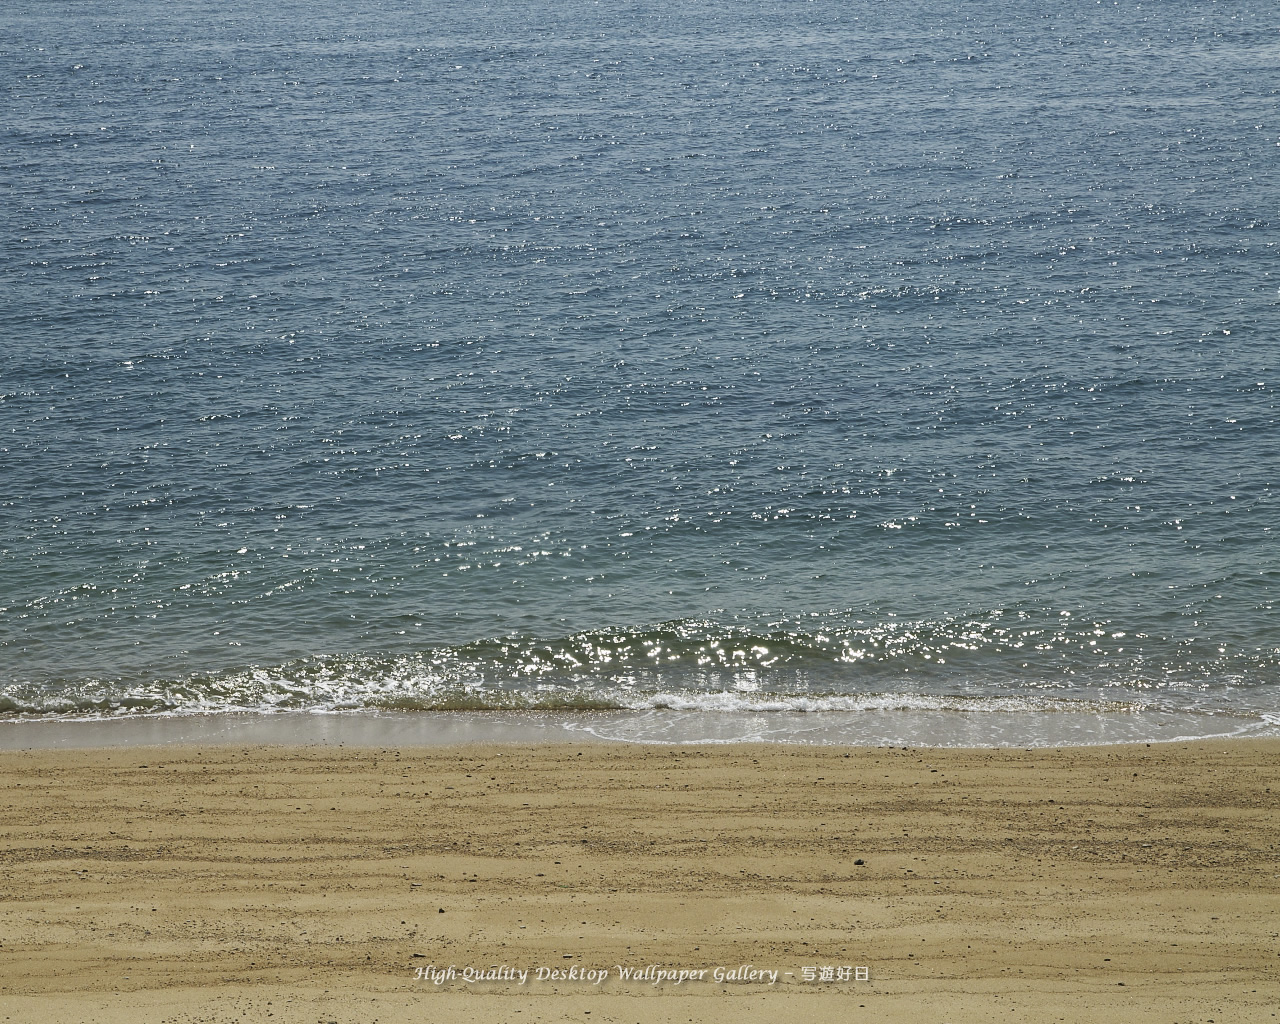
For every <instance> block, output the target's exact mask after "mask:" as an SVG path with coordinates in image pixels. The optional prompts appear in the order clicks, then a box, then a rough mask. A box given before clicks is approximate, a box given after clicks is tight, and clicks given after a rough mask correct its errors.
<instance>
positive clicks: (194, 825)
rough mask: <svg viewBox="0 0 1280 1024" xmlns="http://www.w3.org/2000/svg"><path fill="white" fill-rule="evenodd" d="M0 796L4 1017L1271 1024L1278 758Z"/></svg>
mask: <svg viewBox="0 0 1280 1024" xmlns="http://www.w3.org/2000/svg"><path fill="white" fill-rule="evenodd" d="M0 785H2V787H3V799H2V800H0V850H2V851H3V858H4V868H5V870H4V875H3V882H0V885H2V886H3V901H2V902H0V947H2V951H0V1019H3V1020H6V1021H26V1022H32V1024H38V1022H45V1021H49V1022H53V1021H56V1022H59V1024H67V1022H75V1021H93V1022H113V1021H128V1022H130V1024H144V1022H157V1024H159V1022H166V1024H179V1022H182V1024H189V1022H197V1021H199V1022H214V1021H218V1022H223V1021H226V1022H231V1021H263V1020H271V1021H273V1022H274V1021H278V1022H281V1024H286V1022H288V1024H292V1022H299V1024H326V1022H339V1024H348V1022H352V1024H354V1022H360V1024H365V1022H373V1021H378V1022H383V1024H391V1022H399V1021H415V1022H420V1021H437V1020H439V1021H444V1020H449V1021H484V1022H498V1021H501V1022H532V1021H563V1020H580V1021H594V1022H620V1024H631V1022H637V1024H648V1022H667V1021H671V1022H681V1024H683V1022H688V1021H698V1022H701V1021H726V1022H730V1021H746V1020H790V1019H798V1018H800V1017H801V1016H802V1015H808V1016H814V1017H816V1018H830V1019H849V1020H866V1021H901V1020H921V1021H939V1022H943V1021H950V1022H956V1024H958V1022H966V1021H975V1022H976V1021H991V1020H1004V1021H1011V1022H1013V1021H1056V1020H1066V1021H1071V1020H1086V1019H1087V1020H1095V1021H1121V1020H1124V1021H1162V1022H1174V1021H1178V1022H1184V1021H1188V1022H1189V1021H1209V1020H1212V1021H1215V1022H1226V1021H1231V1022H1237V1021H1273V1020H1276V1019H1277V1018H1276V1014H1277V1012H1280V939H1278V938H1277V932H1278V931H1280V860H1278V858H1277V850H1278V847H1280V814H1277V804H1278V802H1280V741H1272V740H1262V741H1237V742H1200V743H1188V744H1155V745H1152V746H1146V745H1141V746H1136V747H1099V748H1067V749H1062V750H1039V749H1038V750H1034V751H1028V750H939V749H902V748H896V749H887V748H881V749H847V748H832V747H819V748H804V747H788V746H780V745H771V746H763V745H757V746H706V747H642V746H626V745H606V744H581V745H578V744H543V745H537V746H530V745H524V746H517V745H490V746H476V745H471V746H464V747H435V748H423V747H418V748H413V747H402V748H398V749H392V748H385V749H366V748H361V749H353V748H350V747H341V748H340V747H336V746H301V747H298V746H295V747H269V746H240V745H228V744H224V745H205V746H191V745H180V746H165V747H127V748H120V747H116V748H113V749H89V750H38V751H27V752H21V751H18V752H3V753H0ZM450 968H452V969H453V976H452V977H451V976H449V969H450ZM619 968H626V969H627V970H628V971H631V972H633V976H632V977H629V978H626V977H620V976H619V975H620V973H621V972H620V970H619ZM539 969H541V971H542V974H543V976H542V977H541V978H540V977H539ZM646 969H647V970H646ZM468 971H471V972H472V978H473V979H474V978H475V975H476V974H477V973H478V975H479V976H480V980H468V977H467V972H468ZM522 971H523V972H528V973H527V974H524V975H522V974H521V973H520V972H522ZM657 971H674V972H679V971H685V972H690V973H691V974H692V975H693V977H686V978H685V979H684V980H681V979H680V978H679V975H678V974H677V976H676V977H675V978H670V977H667V978H662V979H661V980H658V981H655V980H654V974H655V972H657ZM437 972H442V973H437ZM698 972H704V973H702V974H701V975H699V974H698ZM493 974H496V975H497V977H496V978H493V979H492V980H490V976H491V975H493ZM635 974H638V975H639V977H636V976H635ZM583 975H585V977H584V976H583ZM807 975H812V979H813V980H808V978H807Z"/></svg>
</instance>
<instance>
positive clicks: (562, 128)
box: [0, 0, 1280, 745]
mask: <svg viewBox="0 0 1280 1024" xmlns="http://www.w3.org/2000/svg"><path fill="white" fill-rule="evenodd" d="M0 95H2V96H3V108H2V109H3V114H0V197H2V198H3V202H2V204H0V731H3V730H5V729H11V730H12V729H14V728H26V729H28V730H29V729H30V728H31V727H32V725H33V723H50V722H52V723H57V722H64V723H65V722H68V721H86V720H88V721H94V722H97V723H100V724H101V723H108V724H110V723H116V724H117V725H119V726H120V728H125V726H124V725H123V724H122V723H124V722H126V721H127V722H132V723H134V724H133V726H132V727H133V728H135V729H136V728H137V723H138V721H140V720H143V721H147V722H151V721H155V720H157V719H160V718H165V719H174V718H176V719H183V720H191V719H192V718H193V716H203V718H202V719H201V720H204V721H219V722H225V721H227V720H228V719H226V717H225V716H234V715H239V716H246V715H247V716H251V717H254V718H255V720H260V719H263V718H270V717H271V716H276V718H275V719H272V720H283V719H281V718H280V716H288V715H292V716H294V718H293V719H290V720H302V719H300V718H298V716H305V715H310V716H322V717H323V716H327V717H326V718H325V720H326V721H328V720H336V719H341V718H344V717H345V718H347V719H350V720H355V721H358V722H360V723H361V724H360V728H361V729H363V730H365V732H364V733H363V734H362V735H364V736H365V737H366V738H369V737H372V738H373V739H375V740H376V738H377V736H378V735H379V732H378V730H379V729H380V728H383V727H385V728H387V729H395V728H400V729H403V728H404V725H403V723H404V722H405V721H407V720H412V716H414V715H420V716H421V715H425V716H426V717H424V718H421V719H420V720H421V721H430V722H435V723H439V722H442V721H446V722H447V721H454V722H456V721H460V720H463V719H459V718H457V717H451V716H463V718H464V719H465V721H467V722H468V723H469V724H468V726H467V728H469V729H476V728H479V729H480V730H481V732H483V722H484V721H485V720H486V719H485V717H484V716H485V715H492V716H494V717H492V719H491V720H492V721H495V722H513V721H519V720H528V721H536V722H537V723H539V726H538V727H539V728H545V729H569V730H576V731H577V732H578V733H581V734H591V735H596V736H601V737H605V736H607V737H611V738H630V739H637V740H663V739H668V740H669V739H673V738H676V739H679V740H681V741H684V742H693V741H717V740H729V739H743V738H755V739H792V740H796V741H807V740H811V741H814V742H873V741H874V742H894V741H895V740H902V739H903V738H904V737H911V738H913V739H915V740H919V739H920V738H921V737H922V736H924V738H925V739H926V740H927V741H929V742H934V743H943V744H945V743H957V742H964V743H969V744H979V745H980V744H984V743H987V744H992V743H1005V742H1008V743H1019V742H1028V743H1030V742H1045V743H1051V742H1076V743H1089V742H1103V741H1113V740H1117V739H1125V740H1130V741H1142V740H1146V741H1152V740H1156V739H1173V738H1179V739H1184V738H1188V737H1207V736H1260V735H1280V616H1278V615H1277V610H1276V608H1275V604H1276V601H1277V598H1278V597H1280V508H1278V507H1277V501H1276V488H1277V486H1278V485H1280V423H1278V418H1280V417H1278V411H1277V396H1278V395H1280V387H1278V385H1280V365H1278V364H1280V116H1278V111H1280V10H1278V9H1277V8H1276V7H1275V6H1274V5H1272V4H1269V3H1263V2H1261V0H1194V2H1193V0H1162V2H1160V3H1149V2H1143V3H1137V2H1131V0H1121V2H1116V0H1106V2H1092V0H1090V2H1085V0H1067V2H1060V0H1055V2H1048V0H1019V2H1016V3H1010V2H1007V0H1004V2H995V0H963V2H960V0H941V2H929V3H924V2H918V0H904V2H901V3H894V4H885V3H872V2H867V0H839V2H836V0H811V2H810V0H774V2H768V3H765V2H757V0H735V2H732V3H729V2H726V0H685V2H681V3H674V2H670V0H637V2H631V0H627V2H623V0H616V2H615V0H546V2H540V3H530V2H526V0H467V2H456V0H381V2H369V3H361V4H352V3H345V2H339V0H276V2H274V3H271V4H263V3H258V2H250V0H225V2H219V3H217V4H210V3H207V2H195V0H164V2H159V0H105V2H103V0H97V2H93V3H88V2H83V0H53V2H50V0H40V2H34V0H12V2H8V3H6V4H5V5H4V8H3V10H2V11H0ZM406 716H407V717H406ZM521 716H524V719H522V718H521ZM306 720H307V721H313V720H316V719H315V718H314V717H313V718H311V719H306ZM380 723H381V724H380ZM396 723H400V724H396ZM476 723H481V724H480V725H477V724H476ZM548 723H550V724H548ZM326 728H327V726H326ZM922 730H923V731H922ZM926 734H927V735H926Z"/></svg>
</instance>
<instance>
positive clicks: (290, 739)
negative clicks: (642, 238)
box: [0, 709, 1280, 751]
mask: <svg viewBox="0 0 1280 1024" xmlns="http://www.w3.org/2000/svg"><path fill="white" fill-rule="evenodd" d="M1268 738H1280V722H1272V721H1270V720H1268V719H1267V718H1265V717H1263V716H1260V715H1259V716H1245V715H1240V716H1230V715H1222V714H1219V715H1213V714H1193V713H1185V712H1162V711H1137V712H1132V711H1096V712H1094V711H1085V710H1081V711H1070V712H1064V711H982V712H963V711H936V710H905V711H903V710H895V711H820V712H786V711H680V710H665V709H661V710H647V711H353V712H336V713H335V712H329V713H315V712H307V711H289V712H276V713H261V712H239V713H228V712H222V713H212V714H191V715H171V716H166V715H123V716H120V717H117V718H109V719H65V718H62V719H59V718H50V719H31V718H26V719H8V720H5V719H0V751H10V750H41V749H66V750H72V749H91V748H99V747H132V746H164V745H174V744H192V743H195V744H246V743H247V744H251V745H263V746H288V745H321V746H325V745H336V746H380V745H387V744H391V745H401V746H428V747H440V746H454V745H459V744H472V743H481V744H483V743H535V744H544V743H545V744H561V743H609V744H615V743H616V744H640V745H676V746H690V745H699V744H701V745H732V744H741V743H768V744H779V745H784V746H817V747H867V748H869V747H886V746H908V747H927V748H936V749H987V748H990V749H1003V748H1007V747H1017V748H1032V749H1040V748H1044V749H1049V748H1052V749H1058V748H1063V747H1081V748H1087V747H1095V746H1114V745H1124V744H1134V743H1162V744H1167V743H1185V742H1201V741H1217V740H1241V739H1268Z"/></svg>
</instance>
